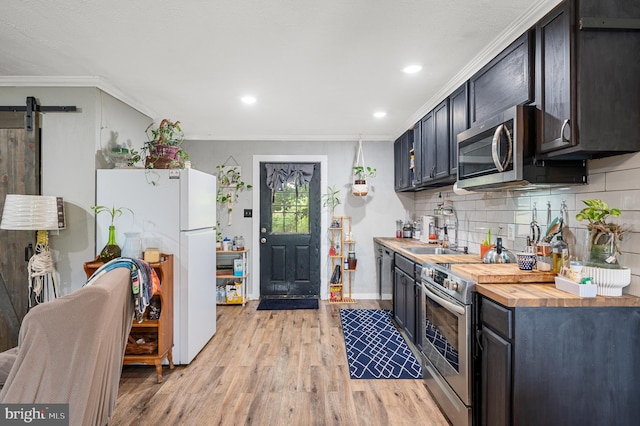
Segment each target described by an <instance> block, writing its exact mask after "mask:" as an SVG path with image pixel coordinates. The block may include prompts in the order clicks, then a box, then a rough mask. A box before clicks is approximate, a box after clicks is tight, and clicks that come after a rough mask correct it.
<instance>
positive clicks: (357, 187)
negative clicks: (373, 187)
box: [351, 179, 369, 197]
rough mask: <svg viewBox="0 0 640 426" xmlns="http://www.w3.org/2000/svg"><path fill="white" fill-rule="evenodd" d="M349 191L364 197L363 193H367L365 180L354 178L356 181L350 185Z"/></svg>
mask: <svg viewBox="0 0 640 426" xmlns="http://www.w3.org/2000/svg"><path fill="white" fill-rule="evenodd" d="M351 192H352V193H353V195H355V196H356V197H364V196H365V195H367V194H368V193H369V186H368V185H367V181H366V180H359V179H356V181H355V182H354V183H353V185H352V186H351Z"/></svg>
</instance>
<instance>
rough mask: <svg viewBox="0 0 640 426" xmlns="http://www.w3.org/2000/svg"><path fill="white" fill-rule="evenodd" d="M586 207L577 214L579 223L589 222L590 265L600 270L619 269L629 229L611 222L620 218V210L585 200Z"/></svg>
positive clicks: (596, 201)
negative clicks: (615, 218) (611, 219)
mask: <svg viewBox="0 0 640 426" xmlns="http://www.w3.org/2000/svg"><path fill="white" fill-rule="evenodd" d="M582 202H583V203H584V204H586V207H585V208H583V209H582V210H580V211H579V212H578V214H576V219H577V220H578V221H579V222H582V221H584V220H586V221H588V222H589V223H588V224H587V230H588V231H589V239H588V250H589V259H588V261H587V263H588V264H591V265H592V266H596V267H600V268H619V267H620V265H619V262H618V255H620V254H621V253H622V249H621V247H620V244H621V241H622V239H623V236H624V234H626V233H627V232H628V231H629V229H628V228H626V227H624V226H622V225H619V224H617V223H614V222H611V221H610V220H609V219H610V218H611V217H620V215H621V214H622V212H621V211H620V209H617V208H614V207H609V205H608V204H607V203H606V202H604V201H602V200H597V199H596V200H583V201H582Z"/></svg>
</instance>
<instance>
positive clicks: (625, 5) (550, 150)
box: [535, 0, 640, 159]
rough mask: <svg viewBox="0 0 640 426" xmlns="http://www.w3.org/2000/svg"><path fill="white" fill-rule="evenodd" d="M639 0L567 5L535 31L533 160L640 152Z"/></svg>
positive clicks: (579, 0) (577, 0) (574, 1)
mask: <svg viewBox="0 0 640 426" xmlns="http://www.w3.org/2000/svg"><path fill="white" fill-rule="evenodd" d="M639 29H640V2H638V1H637V0H609V1H601V0H570V1H569V0H568V1H565V2H563V3H561V4H560V5H558V6H557V7H556V8H554V9H553V10H552V11H551V12H549V13H548V14H547V15H546V16H545V17H544V18H543V19H541V20H540V21H539V22H538V23H537V24H536V26H535V33H536V56H535V65H536V68H535V71H536V96H535V97H536V99H535V103H536V107H537V117H536V119H537V147H536V151H537V156H538V157H539V158H541V159H589V158H599V157H606V156H610V155H616V154H623V153H627V152H635V151H639V150H640V95H639V94H640V78H639V77H638V76H639V75H640V53H639V52H640V31H639Z"/></svg>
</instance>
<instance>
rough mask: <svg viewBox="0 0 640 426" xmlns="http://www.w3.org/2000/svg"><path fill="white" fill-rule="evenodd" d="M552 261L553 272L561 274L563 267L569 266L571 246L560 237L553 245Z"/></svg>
mask: <svg viewBox="0 0 640 426" xmlns="http://www.w3.org/2000/svg"><path fill="white" fill-rule="evenodd" d="M551 259H552V262H553V272H555V273H556V274H559V273H560V271H561V270H562V267H563V266H567V267H568V266H569V245H568V244H567V243H566V242H565V241H564V240H563V239H562V236H560V235H559V236H558V238H557V239H556V241H555V242H554V243H553V244H552V245H551Z"/></svg>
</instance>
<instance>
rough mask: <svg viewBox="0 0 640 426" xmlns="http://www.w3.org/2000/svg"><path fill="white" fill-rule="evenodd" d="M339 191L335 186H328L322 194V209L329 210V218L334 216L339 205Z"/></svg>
mask: <svg viewBox="0 0 640 426" xmlns="http://www.w3.org/2000/svg"><path fill="white" fill-rule="evenodd" d="M339 193H340V190H339V189H337V188H336V187H335V186H332V185H329V186H328V187H327V192H326V193H324V194H322V207H329V208H330V209H331V217H333V216H335V210H336V207H337V206H338V205H339V204H340V197H338V194H339Z"/></svg>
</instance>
